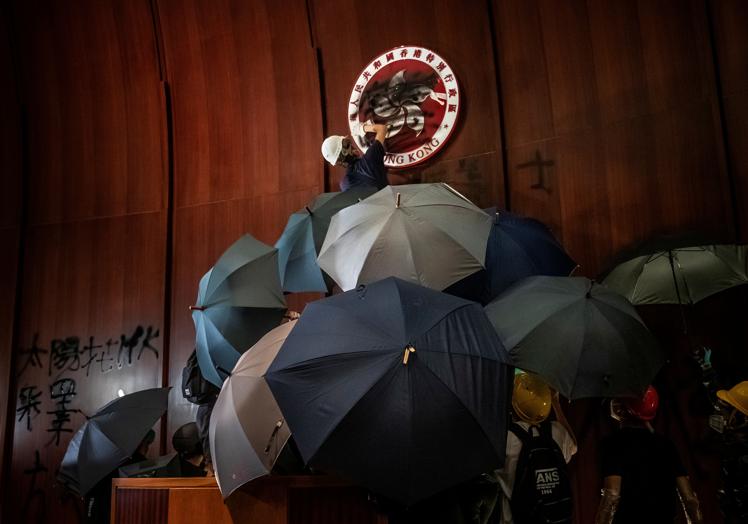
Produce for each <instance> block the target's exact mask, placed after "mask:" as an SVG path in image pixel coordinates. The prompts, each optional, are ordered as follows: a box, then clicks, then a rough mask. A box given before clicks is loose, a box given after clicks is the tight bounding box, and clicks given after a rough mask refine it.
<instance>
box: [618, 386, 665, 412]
mask: <svg viewBox="0 0 748 524" xmlns="http://www.w3.org/2000/svg"><path fill="white" fill-rule="evenodd" d="M623 405H624V406H626V409H627V410H628V411H629V413H631V414H632V415H633V416H635V417H636V418H638V419H640V420H652V419H653V418H655V415H656V414H657V407H658V406H659V405H660V396H659V395H658V394H657V390H656V389H655V388H653V387H652V386H649V387H648V388H647V391H645V392H644V396H642V397H641V398H627V399H624V400H623Z"/></svg>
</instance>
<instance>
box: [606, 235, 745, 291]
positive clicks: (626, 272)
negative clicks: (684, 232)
mask: <svg viewBox="0 0 748 524" xmlns="http://www.w3.org/2000/svg"><path fill="white" fill-rule="evenodd" d="M745 283H748V246H745V245H742V246H738V245H729V244H724V245H705V246H692V247H679V248H672V249H662V250H657V251H653V252H651V253H647V254H643V255H640V256H636V257H634V258H631V259H629V260H627V261H625V262H623V263H621V264H618V265H617V266H616V267H615V268H614V269H613V270H612V271H610V273H608V275H607V276H606V277H605V279H604V280H603V284H605V285H606V286H608V287H609V288H610V289H612V290H614V291H616V292H618V293H620V294H622V295H623V296H625V297H626V298H627V299H629V300H630V301H631V303H632V304H636V305H642V304H695V303H696V302H699V301H700V300H703V299H705V298H707V297H709V296H711V295H713V294H715V293H718V292H720V291H723V290H725V289H728V288H731V287H733V286H737V285H740V284H745Z"/></svg>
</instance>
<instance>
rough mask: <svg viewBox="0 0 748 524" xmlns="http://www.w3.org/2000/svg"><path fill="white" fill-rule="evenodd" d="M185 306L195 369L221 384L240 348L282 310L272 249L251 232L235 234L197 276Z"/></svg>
mask: <svg viewBox="0 0 748 524" xmlns="http://www.w3.org/2000/svg"><path fill="white" fill-rule="evenodd" d="M190 309H191V310H192V320H193V322H194V323H195V332H196V347H197V361H198V364H199V365H200V371H201V372H202V374H203V376H204V377H205V379H206V380H208V381H210V382H212V383H213V384H215V385H216V386H218V387H221V384H222V383H223V380H224V379H225V378H226V376H228V374H229V373H230V372H231V370H232V369H233V368H234V365H235V364H236V361H237V360H239V356H240V355H241V352H243V351H244V350H245V349H246V348H248V347H251V346H252V345H253V344H254V343H255V342H257V341H258V340H259V339H260V337H262V336H263V335H264V334H265V333H267V332H268V331H270V330H271V329H272V328H274V327H275V326H277V325H278V324H279V323H280V321H281V319H282V318H283V314H284V313H285V311H286V301H285V299H284V298H283V291H282V290H281V287H280V278H279V276H278V250H277V249H275V248H273V247H270V246H268V245H266V244H263V243H262V242H260V241H259V240H256V239H255V238H254V237H252V236H251V235H244V236H243V237H241V238H240V239H239V240H237V241H236V242H235V243H234V244H233V245H232V246H231V247H229V248H228V249H227V250H226V252H225V253H223V255H221V258H219V259H218V262H216V265H215V266H213V268H212V269H210V270H209V271H208V272H207V273H206V274H205V275H204V276H203V278H202V279H200V285H199V288H198V293H197V305H196V306H191V307H190Z"/></svg>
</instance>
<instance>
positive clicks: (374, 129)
mask: <svg viewBox="0 0 748 524" xmlns="http://www.w3.org/2000/svg"><path fill="white" fill-rule="evenodd" d="M363 130H364V133H376V137H375V138H376V139H377V140H378V141H379V143H380V144H382V145H384V137H385V136H387V126H386V125H384V124H369V123H366V124H364V125H363Z"/></svg>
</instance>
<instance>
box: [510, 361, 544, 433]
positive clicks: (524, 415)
mask: <svg viewBox="0 0 748 524" xmlns="http://www.w3.org/2000/svg"><path fill="white" fill-rule="evenodd" d="M512 408H514V412H515V413H516V414H517V416H518V417H519V418H520V419H521V420H523V421H524V422H527V423H528V424H540V423H541V422H543V421H544V420H545V419H546V418H548V414H549V413H550V412H551V388H550V387H549V386H548V384H546V383H545V382H543V381H542V380H541V379H540V377H538V376H537V375H534V374H531V373H522V374H520V375H515V377H514V391H513V392H512Z"/></svg>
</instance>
